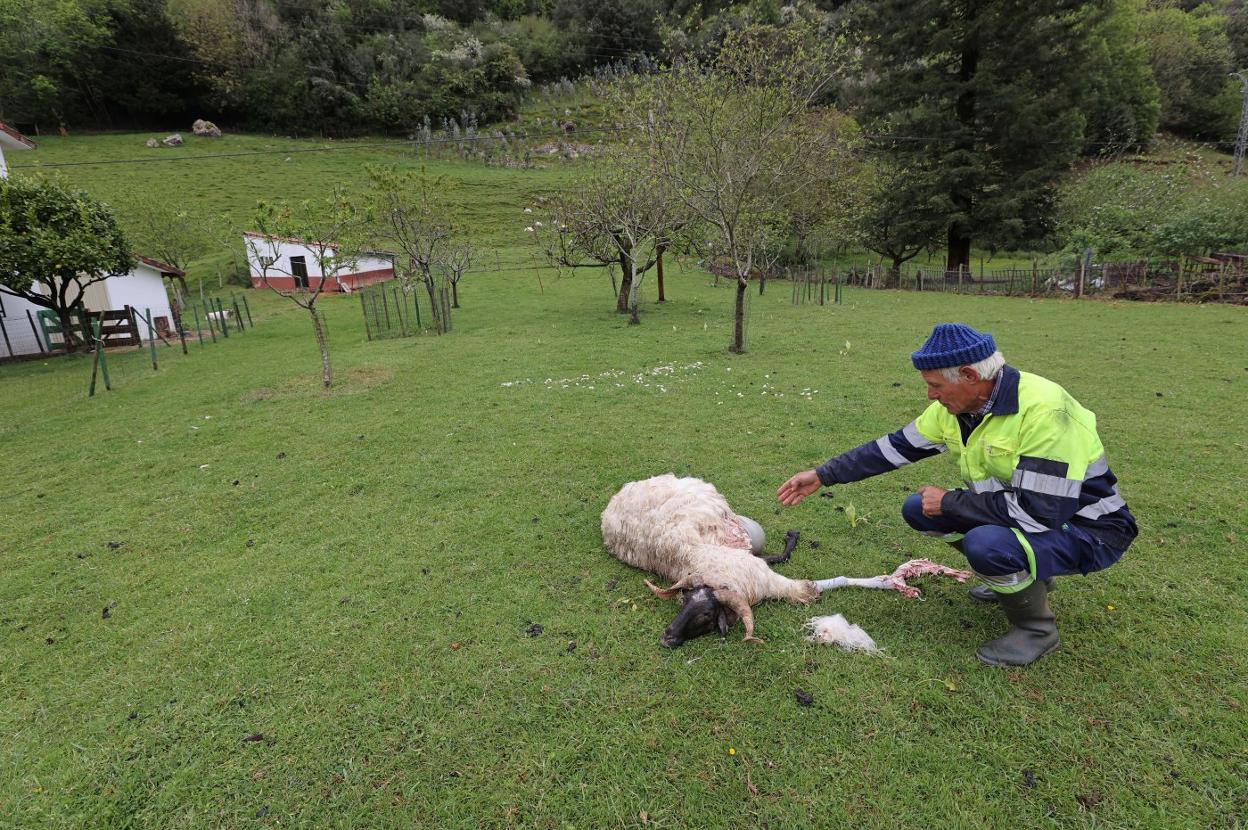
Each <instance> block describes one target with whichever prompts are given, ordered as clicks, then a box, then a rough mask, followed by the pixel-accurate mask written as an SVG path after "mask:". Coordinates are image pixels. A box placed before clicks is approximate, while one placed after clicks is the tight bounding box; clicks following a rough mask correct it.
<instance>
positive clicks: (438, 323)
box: [422, 276, 442, 334]
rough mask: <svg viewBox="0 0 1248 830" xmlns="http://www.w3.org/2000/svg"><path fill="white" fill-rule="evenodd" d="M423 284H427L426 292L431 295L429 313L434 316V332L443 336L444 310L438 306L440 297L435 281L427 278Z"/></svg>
mask: <svg viewBox="0 0 1248 830" xmlns="http://www.w3.org/2000/svg"><path fill="white" fill-rule="evenodd" d="M422 282H424V284H425V291H426V292H427V293H428V294H429V313H430V314H432V315H433V330H434V331H435V332H437V333H438V334H442V310H441V307H440V306H439V305H438V295H437V292H436V291H435V290H434V287H433V279H432V278H430V277H428V276H426V278H425V279H424V280H422Z"/></svg>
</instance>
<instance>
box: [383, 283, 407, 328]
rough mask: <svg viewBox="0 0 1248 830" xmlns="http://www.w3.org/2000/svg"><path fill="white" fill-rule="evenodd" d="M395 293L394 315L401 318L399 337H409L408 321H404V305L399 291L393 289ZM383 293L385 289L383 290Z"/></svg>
mask: <svg viewBox="0 0 1248 830" xmlns="http://www.w3.org/2000/svg"><path fill="white" fill-rule="evenodd" d="M391 290H392V291H393V292H394V313H395V315H396V316H397V317H398V318H399V335H400V336H402V337H407V321H406V320H404V319H403V303H401V302H400V301H399V289H397V288H393V289H391ZM382 291H383V293H384V291H385V289H384V288H383V289H382Z"/></svg>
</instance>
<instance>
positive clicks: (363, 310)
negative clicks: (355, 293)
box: [360, 291, 373, 343]
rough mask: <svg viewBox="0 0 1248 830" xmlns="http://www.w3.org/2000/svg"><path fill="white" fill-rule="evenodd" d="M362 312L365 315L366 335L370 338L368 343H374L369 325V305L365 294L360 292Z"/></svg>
mask: <svg viewBox="0 0 1248 830" xmlns="http://www.w3.org/2000/svg"><path fill="white" fill-rule="evenodd" d="M360 311H361V313H363V315H364V335H365V336H366V337H367V338H368V342H370V343H371V342H373V331H372V329H371V328H369V325H368V304H367V303H365V302H364V292H363V291H361V292H360Z"/></svg>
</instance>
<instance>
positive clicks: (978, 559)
mask: <svg viewBox="0 0 1248 830" xmlns="http://www.w3.org/2000/svg"><path fill="white" fill-rule="evenodd" d="M962 552H963V553H965V554H966V560H967V562H969V563H970V565H971V568H972V570H974V571H975V572H976V573H980V574H984V575H985V576H1002V575H1004V574H1011V573H1017V572H1018V571H1025V570H1027V569H1028V567H1029V566H1028V564H1027V552H1026V551H1025V550H1023V546H1022V544H1020V543H1019V541H1018V537H1017V536H1015V535H1014V531H1012V530H1010V529H1009V528H1008V527H1001V526H999V525H981V526H980V527H976V528H972V529H971V530H969V531H968V532H967V534H966V536H965V537H964V538H963V539H962Z"/></svg>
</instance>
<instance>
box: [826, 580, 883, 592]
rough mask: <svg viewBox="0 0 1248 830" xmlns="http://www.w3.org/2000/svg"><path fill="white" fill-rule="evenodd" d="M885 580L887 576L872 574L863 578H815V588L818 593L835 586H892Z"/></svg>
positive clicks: (833, 588) (881, 587)
mask: <svg viewBox="0 0 1248 830" xmlns="http://www.w3.org/2000/svg"><path fill="white" fill-rule="evenodd" d="M887 580H888V577H886V576H872V577H865V578H864V577H855V576H838V577H834V578H832V579H816V580H815V589H816V590H818V591H819V593H823V592H824V591H832V590H835V589H836V588H845V587H847V586H853V587H856V588H879V589H884V590H887V589H889V588H892V587H893V586H892V584H891V583H889V582H888V581H887Z"/></svg>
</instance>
